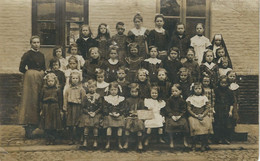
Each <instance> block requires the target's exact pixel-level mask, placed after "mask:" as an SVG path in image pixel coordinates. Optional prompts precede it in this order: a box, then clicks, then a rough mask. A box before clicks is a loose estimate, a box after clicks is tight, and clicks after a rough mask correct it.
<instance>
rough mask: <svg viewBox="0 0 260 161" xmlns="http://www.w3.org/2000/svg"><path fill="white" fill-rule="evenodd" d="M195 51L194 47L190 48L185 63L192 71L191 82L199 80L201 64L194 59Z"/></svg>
mask: <svg viewBox="0 0 260 161" xmlns="http://www.w3.org/2000/svg"><path fill="white" fill-rule="evenodd" d="M194 57H195V51H194V49H193V48H189V49H188V52H187V61H186V62H185V63H183V66H184V67H186V68H188V69H189V71H190V76H191V82H192V83H194V82H197V81H198V80H199V73H200V66H199V64H198V62H196V61H194Z"/></svg>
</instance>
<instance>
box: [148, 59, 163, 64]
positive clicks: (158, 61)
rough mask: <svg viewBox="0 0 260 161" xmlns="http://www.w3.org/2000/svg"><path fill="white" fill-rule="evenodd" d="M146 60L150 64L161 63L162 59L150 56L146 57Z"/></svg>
mask: <svg viewBox="0 0 260 161" xmlns="http://www.w3.org/2000/svg"><path fill="white" fill-rule="evenodd" d="M144 61H146V62H148V63H150V64H154V65H156V64H160V63H161V62H162V61H161V60H160V59H157V58H148V59H145V60H144Z"/></svg>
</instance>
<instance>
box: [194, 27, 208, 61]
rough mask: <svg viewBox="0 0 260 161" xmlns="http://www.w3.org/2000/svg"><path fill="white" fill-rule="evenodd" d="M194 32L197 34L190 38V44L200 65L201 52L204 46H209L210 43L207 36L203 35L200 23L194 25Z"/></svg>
mask: <svg viewBox="0 0 260 161" xmlns="http://www.w3.org/2000/svg"><path fill="white" fill-rule="evenodd" d="M196 33H197V35H195V36H193V37H192V38H191V39H190V46H192V47H193V48H194V50H195V54H196V55H195V57H196V59H197V60H198V63H199V65H200V64H201V61H202V58H203V52H204V50H205V49H206V48H208V47H210V45H211V43H210V41H209V39H208V38H206V37H205V36H203V33H204V26H203V24H202V23H198V24H197V25H196Z"/></svg>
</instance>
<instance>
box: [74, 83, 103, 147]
mask: <svg viewBox="0 0 260 161" xmlns="http://www.w3.org/2000/svg"><path fill="white" fill-rule="evenodd" d="M96 89H97V82H96V81H95V80H93V79H90V80H88V82H87V91H88V93H87V94H86V95H84V96H83V101H82V110H83V111H82V114H81V116H80V118H79V122H78V127H79V128H84V132H83V135H84V141H83V144H82V145H83V147H87V144H88V134H89V130H90V129H93V135H94V143H93V148H97V146H98V142H97V137H98V128H99V124H100V118H101V112H102V98H101V97H100V95H99V94H98V93H96Z"/></svg>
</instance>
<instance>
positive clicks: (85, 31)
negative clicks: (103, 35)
mask: <svg viewBox="0 0 260 161" xmlns="http://www.w3.org/2000/svg"><path fill="white" fill-rule="evenodd" d="M76 43H77V45H78V49H79V55H81V56H83V58H84V59H85V60H86V59H89V58H90V53H89V49H90V48H91V47H97V46H98V43H97V41H96V40H95V39H93V38H92V32H91V29H90V26H89V25H82V26H81V28H80V38H78V39H77V41H76Z"/></svg>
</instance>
